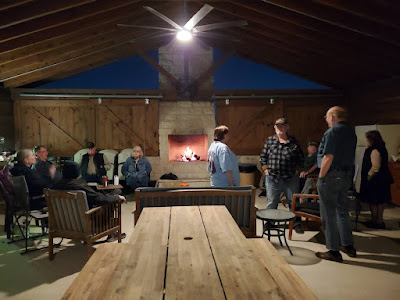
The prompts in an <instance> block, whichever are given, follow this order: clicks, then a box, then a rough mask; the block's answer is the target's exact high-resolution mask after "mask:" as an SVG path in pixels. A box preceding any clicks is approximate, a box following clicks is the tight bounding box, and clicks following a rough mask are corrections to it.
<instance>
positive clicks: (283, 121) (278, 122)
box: [275, 118, 288, 125]
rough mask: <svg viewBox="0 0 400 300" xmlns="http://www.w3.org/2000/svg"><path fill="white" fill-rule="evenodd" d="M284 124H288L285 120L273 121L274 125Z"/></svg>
mask: <svg viewBox="0 0 400 300" xmlns="http://www.w3.org/2000/svg"><path fill="white" fill-rule="evenodd" d="M286 124H288V121H287V120H286V118H279V119H278V120H276V121H275V125H286Z"/></svg>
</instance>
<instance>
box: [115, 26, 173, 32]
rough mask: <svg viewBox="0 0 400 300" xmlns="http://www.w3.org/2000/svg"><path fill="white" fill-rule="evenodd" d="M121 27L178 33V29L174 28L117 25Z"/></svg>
mask: <svg viewBox="0 0 400 300" xmlns="http://www.w3.org/2000/svg"><path fill="white" fill-rule="evenodd" d="M117 25H118V26H119V27H133V28H148V29H157V30H167V31H173V32H177V30H176V29H173V28H165V27H156V26H144V25H129V24H117Z"/></svg>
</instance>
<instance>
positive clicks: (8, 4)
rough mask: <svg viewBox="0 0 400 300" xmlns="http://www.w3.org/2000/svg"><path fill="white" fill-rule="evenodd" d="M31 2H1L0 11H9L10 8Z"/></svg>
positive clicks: (5, 0)
mask: <svg viewBox="0 0 400 300" xmlns="http://www.w3.org/2000/svg"><path fill="white" fill-rule="evenodd" d="M32 1H33V0H1V1H0V11H2V10H6V9H10V8H12V7H16V6H19V5H22V4H25V3H28V2H32Z"/></svg>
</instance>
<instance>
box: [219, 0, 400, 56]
mask: <svg viewBox="0 0 400 300" xmlns="http://www.w3.org/2000/svg"><path fill="white" fill-rule="evenodd" d="M229 2H231V3H232V4H231V5H228V4H224V5H221V4H213V5H214V7H216V8H217V9H218V10H221V11H224V12H226V13H229V14H233V15H236V16H237V17H240V18H244V19H246V20H247V21H249V22H250V21H251V22H254V23H257V24H262V25H264V26H266V27H268V28H273V29H275V30H277V31H282V32H285V33H287V34H291V35H293V36H295V37H297V38H302V39H304V40H307V41H312V42H314V44H317V46H318V48H321V50H322V51H328V52H329V51H332V52H334V53H340V52H349V53H354V55H355V56H357V57H360V56H365V57H366V58H368V59H369V60H376V55H383V56H384V57H388V58H389V57H390V58H391V59H393V60H399V61H400V57H399V55H398V51H399V49H398V48H397V47H395V46H393V45H390V44H386V43H376V41H375V40H373V39H371V38H369V39H368V38H367V37H363V36H360V35H357V34H355V33H353V32H349V31H345V30H343V29H340V28H337V27H335V26H332V25H330V24H326V23H323V22H321V21H318V20H314V19H310V18H308V17H305V16H303V15H299V14H296V13H294V12H292V11H288V10H285V9H282V8H280V7H277V6H274V5H271V4H268V3H264V2H261V1H259V0H257V1H254V0H247V1H239V0H231V1H229ZM322 41H323V42H322ZM312 47H313V48H315V47H316V45H313V46H312Z"/></svg>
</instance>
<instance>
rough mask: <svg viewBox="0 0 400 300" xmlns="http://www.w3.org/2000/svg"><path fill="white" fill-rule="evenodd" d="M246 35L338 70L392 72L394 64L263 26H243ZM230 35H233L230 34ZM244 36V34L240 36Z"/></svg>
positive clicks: (362, 72)
mask: <svg viewBox="0 0 400 300" xmlns="http://www.w3.org/2000/svg"><path fill="white" fill-rule="evenodd" d="M240 30H243V31H245V32H247V34H257V35H259V38H260V39H264V40H267V41H268V42H269V43H271V44H274V45H276V46H277V47H278V48H280V49H283V50H286V51H290V52H294V53H296V54H298V55H299V56H304V57H305V59H307V58H309V57H314V58H316V59H318V60H324V61H326V62H327V64H332V65H337V66H340V68H348V69H352V70H354V69H357V70H358V71H359V73H360V74H365V72H366V73H368V72H370V71H371V70H381V71H383V70H394V69H396V65H395V64H387V65H385V66H383V65H382V61H377V60H376V57H375V58H372V57H364V56H362V55H360V54H359V53H352V52H346V51H345V50H344V49H336V48H337V47H333V46H332V47H331V48H333V49H329V47H328V46H329V45H330V44H329V45H325V44H324V43H318V42H315V41H308V42H305V41H304V40H301V39H299V38H296V37H286V36H285V35H282V34H274V30H271V29H270V28H265V27H264V26H259V25H257V26H252V25H250V26H245V27H243V28H241V29H240ZM232 34H235V33H234V32H232ZM242 36H246V34H242Z"/></svg>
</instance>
